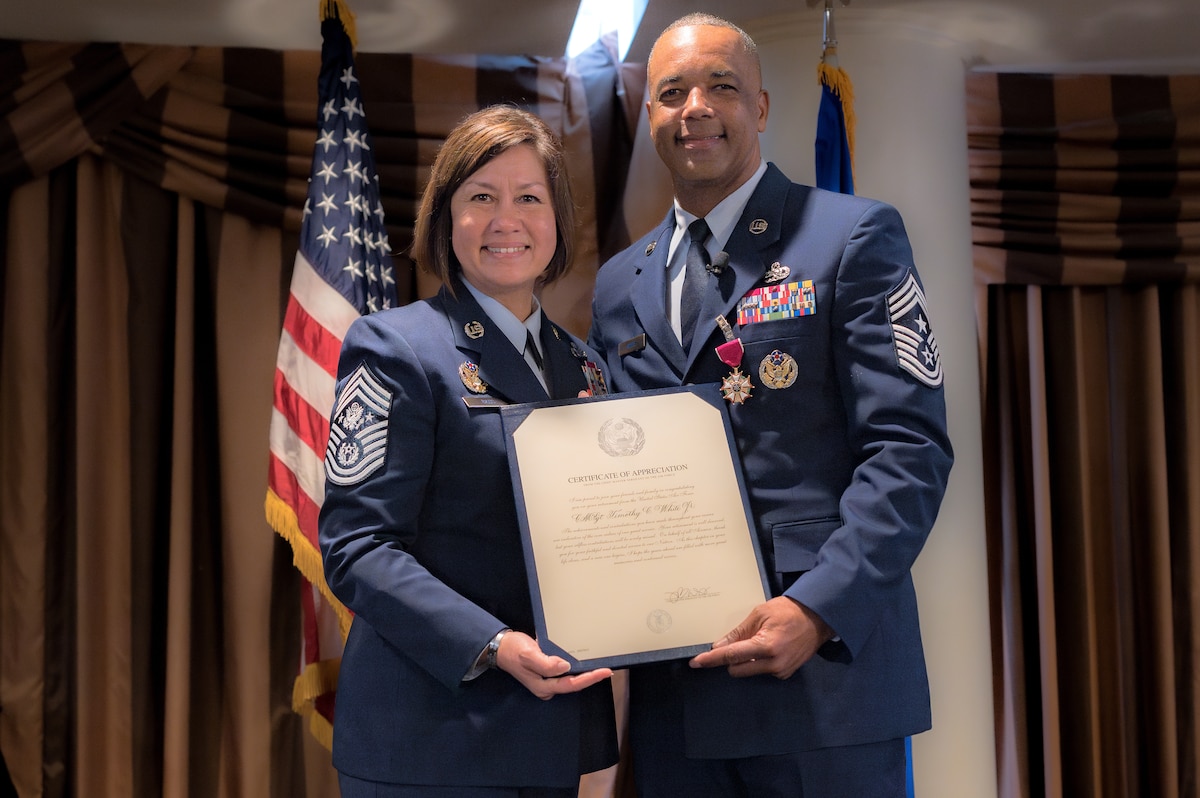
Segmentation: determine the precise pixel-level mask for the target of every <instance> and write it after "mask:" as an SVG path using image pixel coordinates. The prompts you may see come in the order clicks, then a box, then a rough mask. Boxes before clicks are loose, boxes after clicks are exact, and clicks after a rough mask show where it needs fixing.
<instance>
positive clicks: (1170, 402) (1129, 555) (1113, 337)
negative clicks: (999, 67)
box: [967, 73, 1200, 798]
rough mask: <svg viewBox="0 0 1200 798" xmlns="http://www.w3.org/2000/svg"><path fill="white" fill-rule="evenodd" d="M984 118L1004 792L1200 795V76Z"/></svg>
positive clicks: (989, 464) (982, 315) (983, 265)
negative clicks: (1199, 736) (1198, 666)
mask: <svg viewBox="0 0 1200 798" xmlns="http://www.w3.org/2000/svg"><path fill="white" fill-rule="evenodd" d="M967 115H968V136H969V159H970V175H971V211H972V225H973V241H974V267H975V275H976V285H977V303H976V308H977V318H978V325H979V327H978V331H979V338H978V340H979V347H980V354H981V358H980V363H981V373H980V379H981V385H982V388H983V390H982V401H983V408H982V412H983V429H984V441H983V447H984V469H985V479H986V493H985V496H986V518H987V534H988V542H989V569H990V576H991V581H990V595H991V608H992V612H991V616H992V641H993V662H994V674H995V697H996V737H997V758H998V763H999V774H998V777H999V786H1000V795H1002V796H1005V797H1006V798H1007V797H1008V796H1067V797H1070V796H1082V795H1086V796H1148V797H1149V796H1154V797H1155V798H1158V797H1160V796H1161V797H1162V798H1174V797H1175V796H1196V795H1197V794H1198V789H1200V788H1198V774H1197V765H1198V762H1200V739H1198V737H1197V730H1198V728H1200V722H1198V721H1200V671H1198V669H1197V665H1198V662H1197V657H1198V656H1200V76H1194V75H1193V76H1176V77H1159V76H1102V75H1023V74H982V73H981V74H971V75H969V76H968V78H967Z"/></svg>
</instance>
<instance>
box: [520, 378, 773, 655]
mask: <svg viewBox="0 0 1200 798" xmlns="http://www.w3.org/2000/svg"><path fill="white" fill-rule="evenodd" d="M502 414H503V423H504V426H505V430H506V433H507V435H508V445H509V463H510V465H511V467H512V472H513V477H514V490H515V493H516V498H517V511H518V515H519V516H520V519H521V527H522V535H523V537H524V541H523V542H524V545H525V559H526V564H527V566H528V570H529V575H530V588H531V592H532V595H533V600H534V616H535V622H536V624H537V636H538V640H539V643H540V644H541V646H542V648H543V650H545V651H547V652H548V653H554V654H558V655H559V656H562V657H564V658H566V659H568V660H570V661H571V662H572V670H573V671H580V670H586V669H590V668H596V667H623V666H626V665H630V664H634V663H639V662H651V661H657V660H664V659H674V658H678V657H687V656H691V655H693V654H695V653H699V652H700V651H703V650H706V649H707V648H708V647H709V645H710V644H711V643H712V642H713V641H714V640H716V639H718V638H720V637H722V636H723V635H724V634H725V633H726V632H728V631H729V630H730V629H732V628H733V627H734V626H735V625H737V624H738V623H739V622H740V621H742V620H743V619H744V618H745V617H746V615H747V614H748V612H749V611H750V609H751V608H753V607H754V606H755V605H757V604H759V603H761V602H763V601H765V600H766V598H767V591H766V580H765V575H764V572H763V567H762V559H761V556H760V554H759V550H758V543H757V538H756V537H755V536H754V533H753V531H752V530H753V522H752V519H751V515H750V512H749V509H748V506H747V502H746V492H745V487H744V484H743V480H742V476H741V471H740V468H739V467H738V464H737V461H736V455H735V449H734V446H733V438H732V433H731V431H730V426H729V418H728V411H727V409H726V407H725V403H724V400H723V399H721V397H720V394H719V393H718V392H717V390H716V386H712V385H703V386H688V387H685V388H680V389H664V390H659V391H647V392H642V393H631V394H616V395H613V396H609V397H601V398H596V399H586V400H571V401H568V402H560V403H544V404H533V405H513V406H510V407H505V408H503V409H502Z"/></svg>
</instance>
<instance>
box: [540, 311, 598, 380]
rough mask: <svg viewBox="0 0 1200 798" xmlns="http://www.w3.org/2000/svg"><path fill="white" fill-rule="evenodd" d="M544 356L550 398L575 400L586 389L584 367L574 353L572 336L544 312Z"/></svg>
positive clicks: (542, 338)
mask: <svg viewBox="0 0 1200 798" xmlns="http://www.w3.org/2000/svg"><path fill="white" fill-rule="evenodd" d="M541 344H542V355H543V358H544V362H545V364H546V369H545V373H546V385H547V386H548V387H549V388H550V398H551V399H574V398H575V397H577V396H579V392H580V391H582V390H584V389H586V388H587V380H586V379H585V378H584V376H583V364H582V363H580V362H579V361H580V358H579V356H578V355H576V354H575V348H574V346H573V345H572V343H571V337H570V336H569V335H567V333H566V331H565V330H563V329H562V328H561V327H559V326H558V325H557V324H555V323H554V322H552V321H550V319H548V318H547V317H546V313H545V311H542V336H541Z"/></svg>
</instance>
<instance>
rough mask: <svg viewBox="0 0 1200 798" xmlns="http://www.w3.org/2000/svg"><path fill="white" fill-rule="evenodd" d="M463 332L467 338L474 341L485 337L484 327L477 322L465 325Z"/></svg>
mask: <svg viewBox="0 0 1200 798" xmlns="http://www.w3.org/2000/svg"><path fill="white" fill-rule="evenodd" d="M463 332H465V333H466V334H467V337H468V338H470V339H471V340H472V341H474V340H475V339H476V338H482V337H483V325H482V324H480V323H479V322H477V321H469V322H467V323H466V324H464V325H463Z"/></svg>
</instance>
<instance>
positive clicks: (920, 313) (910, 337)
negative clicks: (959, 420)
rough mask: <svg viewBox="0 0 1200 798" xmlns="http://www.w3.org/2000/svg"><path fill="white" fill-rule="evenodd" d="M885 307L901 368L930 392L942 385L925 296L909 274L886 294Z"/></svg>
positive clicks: (939, 359) (939, 362)
mask: <svg viewBox="0 0 1200 798" xmlns="http://www.w3.org/2000/svg"><path fill="white" fill-rule="evenodd" d="M887 304H888V315H889V316H891V319H892V338H893V340H894V341H895V343H896V360H897V362H898V363H899V364H900V368H902V369H904V370H905V371H907V372H908V373H909V374H911V375H913V376H914V377H916V378H917V379H918V380H920V381H921V382H922V383H924V384H925V385H928V386H929V387H930V388H936V387H938V386H939V385H941V384H942V359H941V355H940V354H939V352H938V345H937V339H936V338H934V337H933V328H932V327H930V326H929V309H928V308H927V307H926V305H925V293H924V292H923V291H922V290H921V286H919V285H918V284H917V278H916V277H914V276H913V273H912V272H909V273H908V276H907V277H905V278H904V281H903V282H901V283H900V285H899V286H898V287H897V288H896V289H895V290H894V291H892V292H891V293H890V294H888V298H887Z"/></svg>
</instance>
